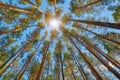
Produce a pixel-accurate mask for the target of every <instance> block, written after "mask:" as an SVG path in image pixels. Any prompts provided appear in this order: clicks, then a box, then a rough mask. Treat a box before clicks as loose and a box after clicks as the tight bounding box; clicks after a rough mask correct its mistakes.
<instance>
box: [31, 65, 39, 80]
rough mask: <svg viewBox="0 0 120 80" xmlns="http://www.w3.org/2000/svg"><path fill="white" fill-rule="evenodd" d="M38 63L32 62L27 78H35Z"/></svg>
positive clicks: (34, 79)
mask: <svg viewBox="0 0 120 80" xmlns="http://www.w3.org/2000/svg"><path fill="white" fill-rule="evenodd" d="M39 68H40V65H39V64H38V63H33V64H32V66H31V70H30V76H29V80H36V77H37V74H38V71H39Z"/></svg>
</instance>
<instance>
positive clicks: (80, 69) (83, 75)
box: [72, 53, 88, 80]
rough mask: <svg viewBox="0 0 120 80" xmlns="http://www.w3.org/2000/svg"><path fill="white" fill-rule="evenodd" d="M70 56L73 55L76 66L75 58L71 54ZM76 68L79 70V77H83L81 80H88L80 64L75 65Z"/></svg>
mask: <svg viewBox="0 0 120 80" xmlns="http://www.w3.org/2000/svg"><path fill="white" fill-rule="evenodd" d="M72 55H73V58H74V61H75V63H76V64H77V62H78V60H77V57H76V56H75V55H74V54H73V53H72ZM77 66H78V69H79V71H80V73H81V75H82V77H83V80H88V78H87V76H86V74H85V71H84V70H83V68H82V66H81V64H80V63H79V62H78V64H77Z"/></svg>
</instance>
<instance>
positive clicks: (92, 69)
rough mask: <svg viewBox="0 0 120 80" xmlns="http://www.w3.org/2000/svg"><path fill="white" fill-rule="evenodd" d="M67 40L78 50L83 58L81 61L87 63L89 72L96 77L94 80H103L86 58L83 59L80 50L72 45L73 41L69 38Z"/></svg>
mask: <svg viewBox="0 0 120 80" xmlns="http://www.w3.org/2000/svg"><path fill="white" fill-rule="evenodd" d="M69 39H70V41H71V42H72V44H73V45H74V46H75V48H76V49H77V50H78V52H79V54H80V55H81V56H82V57H83V59H84V60H85V62H86V63H87V65H88V67H89V68H90V70H91V72H92V73H93V75H94V76H95V77H96V79H97V80H103V79H102V77H101V76H100V75H99V74H98V72H97V71H96V70H95V69H94V67H93V66H92V64H91V63H90V62H89V61H88V60H87V58H86V57H85V55H84V54H83V53H82V52H81V50H80V49H79V48H78V47H77V45H76V44H75V43H74V41H73V40H72V39H71V38H70V36H69Z"/></svg>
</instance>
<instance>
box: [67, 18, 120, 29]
mask: <svg viewBox="0 0 120 80" xmlns="http://www.w3.org/2000/svg"><path fill="white" fill-rule="evenodd" d="M68 21H75V22H80V23H85V24H91V25H96V26H100V27H107V28H113V29H118V30H120V23H109V22H100V21H89V20H76V19H68Z"/></svg>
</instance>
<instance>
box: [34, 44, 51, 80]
mask: <svg viewBox="0 0 120 80" xmlns="http://www.w3.org/2000/svg"><path fill="white" fill-rule="evenodd" d="M49 46H50V42H49V43H48V44H47V45H46V47H45V51H44V54H43V58H42V62H41V64H40V70H39V71H38V74H37V78H36V80H41V74H42V71H43V69H44V64H45V60H46V56H47V52H48V49H49Z"/></svg>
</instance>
